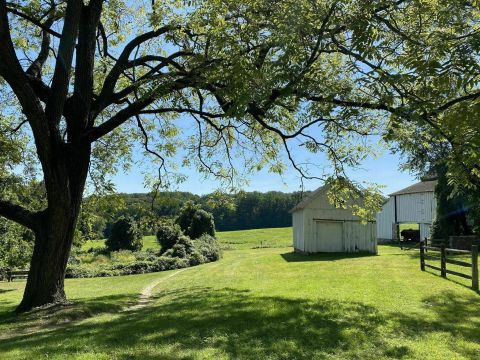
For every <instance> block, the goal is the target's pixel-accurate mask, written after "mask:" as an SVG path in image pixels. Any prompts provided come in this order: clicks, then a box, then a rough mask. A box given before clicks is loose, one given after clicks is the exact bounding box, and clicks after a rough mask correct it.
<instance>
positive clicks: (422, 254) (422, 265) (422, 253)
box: [420, 240, 425, 271]
mask: <svg viewBox="0 0 480 360" xmlns="http://www.w3.org/2000/svg"><path fill="white" fill-rule="evenodd" d="M420 270H422V271H425V245H424V242H423V240H420Z"/></svg>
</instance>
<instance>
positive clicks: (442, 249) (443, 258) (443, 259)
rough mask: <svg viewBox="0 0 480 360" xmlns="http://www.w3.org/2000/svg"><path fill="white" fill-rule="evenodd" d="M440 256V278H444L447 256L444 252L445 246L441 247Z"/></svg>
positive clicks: (445, 275)
mask: <svg viewBox="0 0 480 360" xmlns="http://www.w3.org/2000/svg"><path fill="white" fill-rule="evenodd" d="M441 255H442V258H441V260H440V269H441V272H442V277H444V278H446V277H447V255H446V251H445V246H442V247H441Z"/></svg>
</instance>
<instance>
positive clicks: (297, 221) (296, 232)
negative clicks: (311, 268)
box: [292, 210, 305, 251]
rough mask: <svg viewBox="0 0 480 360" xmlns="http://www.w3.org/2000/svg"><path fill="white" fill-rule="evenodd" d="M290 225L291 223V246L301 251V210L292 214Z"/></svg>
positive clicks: (302, 249)
mask: <svg viewBox="0 0 480 360" xmlns="http://www.w3.org/2000/svg"><path fill="white" fill-rule="evenodd" d="M292 225H293V248H294V249H297V250H301V251H305V250H304V242H303V227H304V221H303V211H301V210H300V211H295V212H294V213H293V214H292Z"/></svg>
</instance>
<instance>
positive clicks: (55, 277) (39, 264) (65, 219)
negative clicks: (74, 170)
mask: <svg viewBox="0 0 480 360" xmlns="http://www.w3.org/2000/svg"><path fill="white" fill-rule="evenodd" d="M77 216H78V214H73V213H70V214H68V213H66V214H65V215H64V216H61V217H59V218H57V219H53V218H52V216H51V215H49V214H45V219H43V221H42V228H41V229H40V230H38V231H37V232H36V234H35V247H34V249H33V256H32V260H31V263H30V272H29V274H28V279H27V285H26V287H25V292H24V295H23V299H22V302H21V303H20V305H19V306H18V307H17V310H16V311H17V312H22V311H28V310H30V309H32V308H34V307H38V306H43V305H47V304H62V303H65V302H66V296H65V291H64V278H65V270H66V266H67V261H68V256H69V254H70V248H71V245H72V242H73V234H74V229H75V224H76V218H77Z"/></svg>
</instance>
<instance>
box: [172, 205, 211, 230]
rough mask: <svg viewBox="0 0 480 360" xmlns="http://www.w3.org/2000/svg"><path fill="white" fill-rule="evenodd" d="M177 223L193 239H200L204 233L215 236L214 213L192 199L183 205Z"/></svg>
mask: <svg viewBox="0 0 480 360" xmlns="http://www.w3.org/2000/svg"><path fill="white" fill-rule="evenodd" d="M175 223H176V224H178V225H179V226H180V228H181V229H182V231H183V233H184V234H185V235H187V236H189V237H190V238H191V239H198V238H199V237H200V236H202V235H203V234H208V235H210V236H215V222H214V220H213V215H212V214H210V213H209V212H207V211H205V210H202V209H201V208H200V206H199V205H195V204H194V203H193V202H191V201H187V203H185V205H184V206H183V207H182V209H181V210H180V215H179V216H178V217H177V218H176V220H175Z"/></svg>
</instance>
